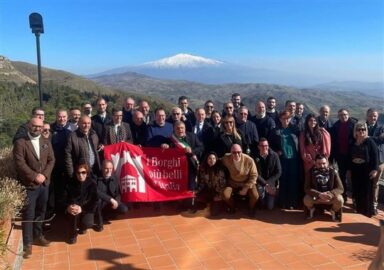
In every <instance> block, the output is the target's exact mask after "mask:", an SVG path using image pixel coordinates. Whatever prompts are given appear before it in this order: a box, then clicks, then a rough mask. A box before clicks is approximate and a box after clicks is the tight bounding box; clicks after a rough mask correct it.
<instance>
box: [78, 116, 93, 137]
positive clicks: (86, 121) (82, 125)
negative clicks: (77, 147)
mask: <svg viewBox="0 0 384 270" xmlns="http://www.w3.org/2000/svg"><path fill="white" fill-rule="evenodd" d="M79 129H80V131H81V132H82V133H84V134H88V133H89V131H90V129H91V118H90V117H89V116H86V115H83V116H82V117H81V118H80V120H79Z"/></svg>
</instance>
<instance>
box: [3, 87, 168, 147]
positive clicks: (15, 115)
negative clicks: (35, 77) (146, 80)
mask: <svg viewBox="0 0 384 270" xmlns="http://www.w3.org/2000/svg"><path fill="white" fill-rule="evenodd" d="M42 91H43V103H44V109H45V111H46V117H45V121H46V122H48V123H52V122H54V120H55V111H56V110H57V109H58V108H64V109H69V108H71V107H80V106H81V103H83V102H85V101H90V102H92V103H93V105H94V102H95V101H96V99H97V98H98V97H99V96H102V97H103V98H105V100H106V101H107V102H108V106H109V108H112V107H113V106H115V105H116V106H121V104H122V103H123V99H124V97H126V96H128V95H129V96H132V97H134V98H135V99H136V100H140V99H146V100H148V101H149V103H150V105H151V107H152V108H156V107H157V106H163V107H165V108H166V109H169V108H170V106H171V104H169V103H167V102H163V101H161V100H159V99H156V98H152V97H146V96H143V95H130V94H123V93H121V92H120V93H119V92H117V91H116V92H110V93H109V94H101V93H95V92H88V91H79V90H78V89H74V88H71V87H69V86H65V85H61V84H58V83H56V82H52V81H51V82H46V83H44V84H43V87H42ZM38 105H39V100H38V87H37V85H35V84H29V83H26V84H24V85H17V84H15V83H11V82H0V108H1V110H0V148H3V147H5V146H9V145H10V144H11V143H12V138H13V135H14V134H15V132H16V130H17V128H18V127H19V126H20V125H21V124H23V123H25V122H26V121H28V119H29V118H30V116H31V111H32V109H33V107H36V106H38Z"/></svg>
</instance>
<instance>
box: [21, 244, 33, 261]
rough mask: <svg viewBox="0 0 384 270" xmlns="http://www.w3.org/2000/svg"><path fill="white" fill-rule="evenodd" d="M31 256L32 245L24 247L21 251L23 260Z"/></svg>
mask: <svg viewBox="0 0 384 270" xmlns="http://www.w3.org/2000/svg"><path fill="white" fill-rule="evenodd" d="M31 255H32V245H26V246H25V247H24V249H23V258H24V259H28V258H29V257H31Z"/></svg>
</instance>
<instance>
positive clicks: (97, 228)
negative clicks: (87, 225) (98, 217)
mask: <svg viewBox="0 0 384 270" xmlns="http://www.w3.org/2000/svg"><path fill="white" fill-rule="evenodd" d="M93 230H94V231H96V232H102V231H103V230H104V226H103V225H95V226H93Z"/></svg>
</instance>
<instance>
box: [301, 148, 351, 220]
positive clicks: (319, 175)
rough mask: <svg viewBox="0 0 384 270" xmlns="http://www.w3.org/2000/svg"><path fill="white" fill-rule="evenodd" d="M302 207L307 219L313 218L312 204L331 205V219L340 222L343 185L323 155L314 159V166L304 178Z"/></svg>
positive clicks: (313, 209)
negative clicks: (303, 206)
mask: <svg viewBox="0 0 384 270" xmlns="http://www.w3.org/2000/svg"><path fill="white" fill-rule="evenodd" d="M304 190H305V194H306V195H305V196H304V205H305V212H306V216H307V219H311V218H313V214H314V212H315V208H314V204H325V205H332V208H331V214H332V219H333V220H336V221H339V222H341V214H342V207H343V204H344V200H343V196H342V194H343V191H344V188H343V185H342V183H341V180H340V177H339V174H338V173H337V171H336V170H335V169H334V168H332V167H330V166H329V163H328V160H327V158H326V157H325V156H324V155H317V156H316V157H315V165H314V166H313V167H312V169H311V170H310V171H309V173H308V174H307V175H306V177H305V185H304Z"/></svg>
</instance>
